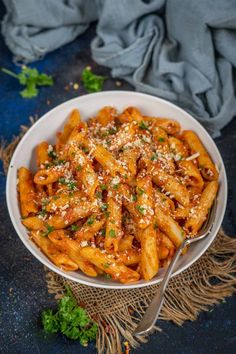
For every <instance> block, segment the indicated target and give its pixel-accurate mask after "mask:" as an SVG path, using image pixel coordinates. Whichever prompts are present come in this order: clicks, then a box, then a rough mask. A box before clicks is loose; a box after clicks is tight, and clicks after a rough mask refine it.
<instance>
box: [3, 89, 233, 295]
mask: <svg viewBox="0 0 236 354" xmlns="http://www.w3.org/2000/svg"><path fill="white" fill-rule="evenodd" d="M104 94H105V95H108V96H113V95H114V94H115V95H117V94H118V95H119V94H121V95H124V94H125V95H132V96H142V97H144V98H145V97H147V98H150V97H151V98H152V99H156V100H157V103H158V102H162V103H164V104H167V105H169V106H170V107H172V108H174V109H175V110H176V111H179V112H180V113H184V114H185V115H186V114H187V115H188V118H189V119H190V120H191V121H193V122H194V124H197V125H198V126H199V127H200V129H204V131H205V133H206V135H207V137H208V139H209V140H211V142H212V143H213V145H214V148H215V150H216V153H217V155H218V159H219V161H220V164H221V173H222V178H223V180H224V182H225V183H224V185H223V186H221V188H224V192H225V196H224V200H223V204H222V209H221V214H220V218H218V220H217V222H218V227H217V228H216V230H215V232H214V236H212V238H211V240H210V241H209V242H208V243H207V244H206V245H205V246H204V247H203V248H202V250H201V251H200V252H199V253H198V254H197V255H196V256H195V257H193V258H192V259H191V260H190V261H189V262H188V263H187V264H186V265H183V266H181V267H180V268H179V269H177V270H176V271H174V272H173V273H172V275H171V278H172V277H174V276H176V275H178V274H180V273H182V272H184V271H185V270H186V269H188V268H189V267H191V266H192V265H193V264H194V263H195V262H196V261H197V260H198V259H199V258H200V257H201V256H202V255H203V254H204V253H205V252H206V250H207V249H208V248H209V247H210V245H211V244H212V242H213V241H214V239H215V238H216V236H217V234H218V232H219V229H220V227H221V224H222V221H223V218H224V215H225V210H226V205H227V198H228V182H227V176H226V170H225V166H224V162H223V159H222V157H221V154H220V152H219V149H218V147H217V145H216V144H215V142H214V140H213V139H212V137H211V136H210V135H209V133H208V132H207V130H206V129H205V128H204V127H203V126H202V125H201V124H200V123H199V122H198V121H197V120H196V119H195V118H194V117H193V116H192V115H191V114H190V113H188V112H187V111H185V110H184V109H182V108H180V107H178V106H176V105H175V104H174V103H172V102H169V101H167V100H165V99H163V98H159V97H157V96H153V95H149V94H146V93H142V92H136V91H125V90H109V91H102V92H96V93H90V94H84V95H81V96H78V97H75V98H72V99H70V100H67V101H65V102H63V103H61V104H59V105H57V106H55V107H54V108H52V109H51V110H49V111H48V112H46V113H45V114H43V115H42V116H41V117H40V118H39V119H38V120H37V121H36V122H35V123H34V124H33V125H32V126H31V127H30V128H29V130H28V131H27V132H26V133H25V135H24V136H23V137H22V139H21V141H20V142H19V144H18V145H17V147H16V149H15V151H14V153H13V155H12V158H11V161H10V164H9V168H8V172H7V182H6V201H7V209H8V213H9V215H10V219H11V222H12V224H13V226H14V229H15V231H16V233H17V235H18V237H19V238H20V239H21V241H22V242H23V244H24V245H25V247H26V248H27V249H28V250H29V251H30V253H31V254H33V256H34V257H35V258H37V260H38V261H39V262H40V263H42V264H43V265H44V266H46V267H48V268H49V269H50V270H51V271H53V272H55V273H57V274H59V275H60V276H62V277H63V278H67V279H69V280H72V281H75V282H76V283H80V284H83V285H87V286H92V287H95V288H103V289H113V290H114V289H117V290H118V289H119V290H120V289H121V290H122V289H123V290H126V289H135V288H143V287H146V286H151V285H154V284H158V283H160V282H161V280H162V279H163V275H162V276H160V277H159V278H157V279H155V278H154V279H152V280H150V281H147V282H146V283H139V282H137V283H134V284H132V283H131V284H121V283H117V284H105V283H103V284H101V283H99V282H98V283H92V282H90V281H89V280H84V279H77V278H75V277H74V276H73V275H71V274H69V273H67V272H65V271H63V270H62V269H60V268H59V267H57V266H56V265H54V264H53V263H52V262H51V261H50V260H49V259H48V258H47V259H46V260H44V259H42V258H41V256H40V254H37V253H36V251H35V250H34V248H33V247H31V243H30V242H29V241H30V239H27V238H25V237H24V236H23V235H22V233H21V231H20V230H19V228H18V225H17V220H16V218H15V217H14V215H13V211H12V209H11V202H10V200H11V192H10V181H11V175H12V173H13V171H11V168H10V166H11V165H13V164H14V161H15V158H16V156H17V154H18V151H19V150H20V149H21V146H22V145H24V142H25V140H27V138H28V136H29V135H30V134H31V132H32V130H35V129H37V126H38V125H39V124H41V122H42V120H44V119H47V117H48V116H50V115H52V114H54V113H55V112H56V111H57V110H60V109H61V108H62V107H66V106H67V105H68V106H69V105H71V104H73V102H76V103H77V101H78V100H83V99H87V98H88V97H91V96H93V97H95V96H97V97H98V98H99V96H102V95H104ZM177 121H178V120H177ZM208 237H209V236H208ZM199 242H201V241H199ZM41 253H42V252H41Z"/></svg>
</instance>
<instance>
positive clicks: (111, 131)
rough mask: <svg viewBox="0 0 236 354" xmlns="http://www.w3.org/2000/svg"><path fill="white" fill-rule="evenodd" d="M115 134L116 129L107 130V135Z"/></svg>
mask: <svg viewBox="0 0 236 354" xmlns="http://www.w3.org/2000/svg"><path fill="white" fill-rule="evenodd" d="M116 132H117V130H116V128H110V129H109V130H108V133H109V134H110V135H113V134H115V133H116Z"/></svg>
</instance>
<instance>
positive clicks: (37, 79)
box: [2, 66, 53, 98]
mask: <svg viewBox="0 0 236 354" xmlns="http://www.w3.org/2000/svg"><path fill="white" fill-rule="evenodd" d="M2 71H3V72H4V73H5V74H7V75H10V76H12V77H14V78H15V79H17V80H18V81H19V83H20V84H21V85H23V86H25V89H24V90H22V91H20V94H21V96H22V97H24V98H32V97H36V96H37V95H38V92H39V90H38V88H37V86H52V85H53V79H52V77H51V76H49V75H46V74H44V73H42V74H41V73H39V71H38V70H37V69H36V68H29V67H27V66H22V69H21V72H20V73H19V74H15V73H13V72H12V71H10V70H7V69H5V68H2Z"/></svg>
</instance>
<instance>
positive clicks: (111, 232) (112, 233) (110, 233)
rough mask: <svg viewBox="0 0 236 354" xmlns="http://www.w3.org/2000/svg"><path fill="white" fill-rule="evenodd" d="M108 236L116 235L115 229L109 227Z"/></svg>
mask: <svg viewBox="0 0 236 354" xmlns="http://www.w3.org/2000/svg"><path fill="white" fill-rule="evenodd" d="M109 236H110V237H116V232H115V230H113V229H111V230H110V231H109Z"/></svg>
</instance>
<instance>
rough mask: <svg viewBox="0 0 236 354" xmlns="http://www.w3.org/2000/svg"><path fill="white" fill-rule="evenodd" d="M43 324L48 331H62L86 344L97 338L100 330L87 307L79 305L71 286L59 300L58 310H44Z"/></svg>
mask: <svg viewBox="0 0 236 354" xmlns="http://www.w3.org/2000/svg"><path fill="white" fill-rule="evenodd" d="M42 324H43V328H44V330H45V331H46V332H48V333H58V332H61V333H62V334H64V335H65V336H66V337H68V338H70V339H73V340H76V339H78V340H79V341H80V344H81V345H84V346H87V344H88V342H90V341H92V340H94V339H96V336H97V331H98V327H97V324H96V323H95V322H93V321H92V320H91V319H90V318H89V317H88V315H87V312H86V310H85V309H83V308H82V307H80V306H78V304H77V301H76V299H75V298H74V296H73V294H72V292H71V290H70V289H69V288H67V293H66V295H65V296H63V298H62V299H61V300H59V303H58V309H57V311H56V312H53V310H51V309H47V310H44V311H43V312H42Z"/></svg>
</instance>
